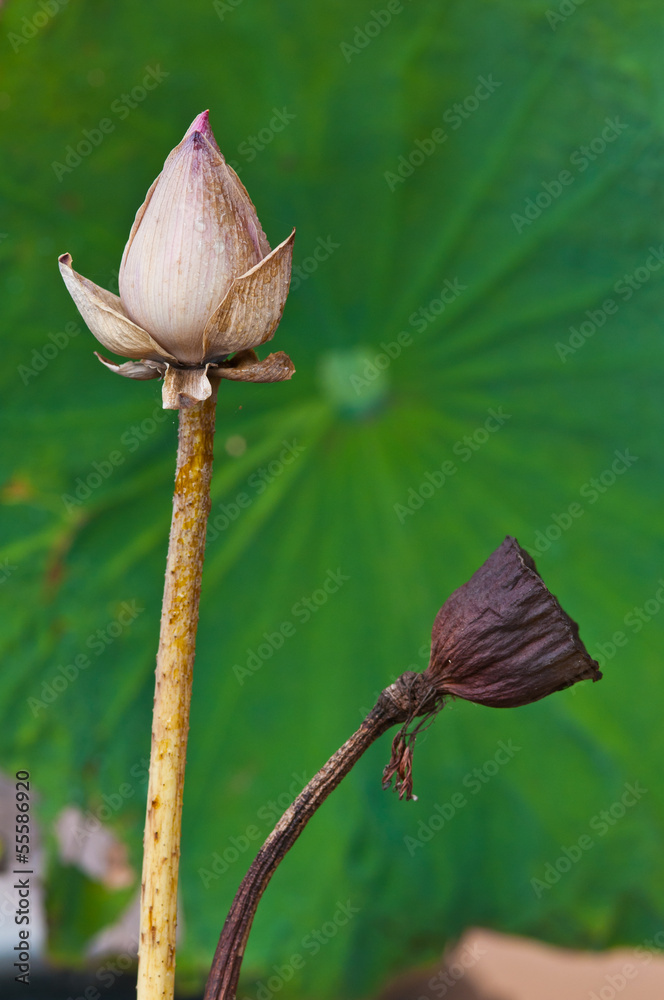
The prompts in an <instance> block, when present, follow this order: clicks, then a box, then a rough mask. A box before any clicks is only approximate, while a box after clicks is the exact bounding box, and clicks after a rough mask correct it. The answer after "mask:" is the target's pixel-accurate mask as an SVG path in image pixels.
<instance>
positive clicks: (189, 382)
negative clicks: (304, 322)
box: [59, 111, 295, 409]
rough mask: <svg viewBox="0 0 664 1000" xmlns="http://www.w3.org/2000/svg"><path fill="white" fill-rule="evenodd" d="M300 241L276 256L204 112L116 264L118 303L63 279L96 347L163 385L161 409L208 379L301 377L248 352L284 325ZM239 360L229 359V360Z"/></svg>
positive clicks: (71, 274) (66, 259)
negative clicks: (118, 277) (291, 275)
mask: <svg viewBox="0 0 664 1000" xmlns="http://www.w3.org/2000/svg"><path fill="white" fill-rule="evenodd" d="M294 235H295V231H293V232H292V233H291V235H290V236H289V237H288V239H286V240H284V242H283V243H281V244H280V245H279V246H278V247H276V249H275V250H270V245H269V243H268V241H267V239H266V237H265V234H264V232H263V230H262V229H261V225H260V223H259V221H258V217H257V215H256V210H255V209H254V206H253V205H252V203H251V199H250V198H249V195H248V194H247V192H246V190H245V188H244V186H243V184H242V182H241V181H240V179H239V177H238V176H237V174H236V173H235V171H234V170H232V168H231V167H229V166H228V164H227V163H226V161H225V160H224V158H223V156H222V154H221V153H220V151H219V147H218V146H217V143H216V142H215V139H214V136H213V134H212V130H211V128H210V124H209V121H208V112H207V111H205V112H203V114H200V115H199V116H198V117H197V118H196V119H195V120H194V122H193V123H192V125H191V127H190V128H189V129H188V131H187V132H186V134H185V136H184V138H183V140H182V142H181V143H180V144H179V145H178V146H176V147H175V149H174V150H173V151H172V152H171V153H170V155H169V156H168V158H167V160H166V162H165V164H164V169H163V170H162V172H161V174H160V175H159V177H158V178H157V179H156V181H155V182H154V183H153V185H152V187H151V188H150V190H149V191H148V193H147V196H146V199H145V202H144V203H143V205H142V206H141V208H140V209H139V210H138V213H137V214H136V219H135V221H134V224H133V226H132V229H131V232H130V234H129V240H128V242H127V245H126V247H125V250H124V254H123V257H122V263H121V265H120V280H119V284H120V295H119V296H117V295H113V294H112V293H111V292H108V291H106V290H105V289H103V288H100V287H99V286H98V285H95V284H94V283H93V282H91V281H89V280H88V279H87V278H84V277H83V276H82V275H80V274H77V272H76V271H74V270H73V269H72V267H71V257H70V255H69V254H63V255H62V256H61V257H60V258H59V263H60V271H61V273H62V277H63V279H64V281H65V284H66V285H67V288H68V289H69V292H70V294H71V296H72V298H73V299H74V302H75V303H76V306H77V307H78V310H79V312H80V313H81V315H82V316H83V319H84V320H85V322H86V323H87V325H88V327H89V328H90V330H91V331H92V333H93V334H94V336H95V337H96V338H97V340H98V341H99V342H100V343H101V344H103V345H104V347H106V348H108V349H109V350H111V351H114V352H115V353H116V354H120V355H122V356H124V357H128V358H133V359H140V361H136V360H134V361H132V362H130V363H127V364H122V365H118V364H115V363H114V362H112V361H108V360H107V359H106V358H103V357H101V356H100V355H98V357H99V358H100V360H101V361H102V362H103V363H104V364H105V365H106V366H107V367H108V368H110V369H111V370H112V371H115V372H118V373H119V374H121V375H124V376H126V377H128V378H135V379H151V378H160V377H164V406H165V407H166V408H170V409H177V408H179V407H180V406H187V405H193V404H194V403H196V402H198V401H199V400H202V399H206V398H207V397H208V396H209V395H210V393H211V391H212V388H211V385H210V381H209V379H210V377H216V378H232V379H241V380H244V381H257V382H267V381H272V382H273V381H279V380H282V379H287V378H290V377H291V375H292V374H293V372H294V368H293V365H292V362H291V361H290V358H288V356H287V355H285V354H284V353H283V352H279V353H278V354H273V355H270V356H269V358H266V359H265V361H263V362H260V361H259V360H258V357H257V356H256V355H255V354H254V352H253V348H254V347H257V346H259V345H260V344H263V343H265V341H267V340H269V339H270V338H271V337H272V336H273V335H274V332H275V330H276V328H277V326H278V325H279V321H280V320H281V316H282V313H283V309H284V305H285V302H286V296H287V294H288V287H289V284H290V273H291V260H292V253H293V239H294ZM232 354H235V355H236V356H235V357H234V358H233V359H232V360H231V361H229V360H228V358H229V356H230V355H232Z"/></svg>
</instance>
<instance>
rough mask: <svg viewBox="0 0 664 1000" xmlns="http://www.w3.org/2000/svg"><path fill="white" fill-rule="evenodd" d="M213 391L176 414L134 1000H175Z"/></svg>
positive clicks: (211, 436) (210, 449) (208, 492)
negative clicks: (183, 827)
mask: <svg viewBox="0 0 664 1000" xmlns="http://www.w3.org/2000/svg"><path fill="white" fill-rule="evenodd" d="M216 385H217V383H216V381H215V383H214V384H213V393H212V396H210V398H209V399H207V400H205V402H203V403H198V404H196V405H195V406H193V407H191V408H189V409H181V410H180V431H179V437H178V454H177V465H176V473H175V492H174V495H173V519H172V521H171V533H170V538H169V543H168V559H167V562H166V582H165V586H164V600H163V605H162V614H161V630H160V634H159V651H158V653H157V671H156V685H155V696H154V711H153V721H152V747H151V752H150V780H149V784H148V803H147V816H146V820H145V836H144V841H143V877H142V882H141V924H140V939H139V951H138V983H137V998H138V1000H172V997H173V990H174V979H175V928H176V922H177V887H178V866H179V860H180V830H181V821H182V793H183V788H184V768H185V758H186V752H187V736H188V733H189V705H190V701H191V682H192V671H193V665H194V653H195V649H196V629H197V626H198V605H199V599H200V591H201V575H202V572H203V556H204V550H205V531H206V526H207V518H208V514H209V512H210V479H211V476H212V445H213V438H214V418H215V406H216V391H215V390H216Z"/></svg>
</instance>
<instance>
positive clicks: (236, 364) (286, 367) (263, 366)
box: [210, 350, 295, 382]
mask: <svg viewBox="0 0 664 1000" xmlns="http://www.w3.org/2000/svg"><path fill="white" fill-rule="evenodd" d="M210 373H211V374H214V375H216V376H217V378H228V379H232V380H233V381H235V382H284V381H285V380H286V379H289V378H292V376H293V375H294V374H295V365H294V364H293V362H292V361H291V359H290V358H289V357H288V355H287V354H286V353H285V352H284V351H277V352H276V353H275V354H268V356H267V357H266V358H265V359H264V360H263V361H259V359H258V355H257V354H256V352H255V351H252V350H248V351H240V352H239V353H238V354H236V355H235V357H234V358H231V360H230V361H222V362H221V364H219V365H216V366H215V365H211V366H210Z"/></svg>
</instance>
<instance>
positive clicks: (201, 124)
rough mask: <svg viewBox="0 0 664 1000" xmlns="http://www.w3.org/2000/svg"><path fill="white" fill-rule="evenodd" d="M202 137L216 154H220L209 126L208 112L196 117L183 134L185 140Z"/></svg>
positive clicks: (202, 112)
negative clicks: (197, 136) (191, 137)
mask: <svg viewBox="0 0 664 1000" xmlns="http://www.w3.org/2000/svg"><path fill="white" fill-rule="evenodd" d="M197 134H198V135H202V136H203V137H204V138H205V139H207V141H208V142H209V143H210V145H211V146H213V147H214V148H215V149H216V150H217V152H220V150H219V146H218V145H217V140H216V139H215V137H214V134H213V132H212V128H211V126H210V112H209V111H201V113H200V115H196V117H195V118H194V120H193V122H192V123H191V125H190V126H189V128H188V129H187V131H186V132H185V134H184V138H185V139H187V138H189V137H190V136H196V135H197Z"/></svg>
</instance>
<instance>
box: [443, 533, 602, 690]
mask: <svg viewBox="0 0 664 1000" xmlns="http://www.w3.org/2000/svg"><path fill="white" fill-rule="evenodd" d="M424 674H425V677H428V679H429V680H430V681H431V683H432V684H433V685H434V686H435V687H436V689H437V690H438V691H439V692H440V693H441V694H445V695H452V696H453V697H456V698H464V699H465V700H466V701H475V702H478V703H479V704H480V705H490V706H491V707H493V708H514V707H516V706H518V705H529V704H530V703H531V702H533V701H539V699H540V698H545V697H546V696H547V695H548V694H553V692H554V691H562V690H563V689H564V688H567V687H570V686H571V685H572V684H575V683H576V682H577V681H582V680H593V681H598V680H599V679H600V677H601V676H602V675H601V673H600V671H599V664H598V663H597V662H596V661H595V660H593V659H592V658H591V657H590V655H589V654H588V651H587V649H586V647H585V646H584V644H583V643H582V641H581V639H580V638H579V628H578V625H577V624H576V622H574V621H572V619H571V618H570V617H569V615H568V614H566V612H565V611H563V609H562V608H561V606H560V604H559V603H558V600H557V599H556V598H555V597H554V596H553V594H552V593H550V591H549V590H548V589H547V588H546V586H545V584H544V581H543V580H542V578H541V576H540V575H539V573H538V572H537V569H536V567H535V563H534V562H533V560H532V559H531V557H530V556H529V555H528V553H527V552H526V551H525V550H524V549H522V548H521V546H520V545H519V543H518V542H517V541H516V539H514V538H510V537H507V538H506V539H505V541H504V542H503V544H502V545H501V546H500V548H498V549H496V551H495V552H494V553H493V554H492V555H490V556H489V558H488V559H487V561H486V562H485V563H484V565H483V566H480V568H479V569H478V570H477V572H476V573H474V574H473V576H472V577H471V578H470V580H469V581H468V583H464V585H463V586H462V587H459V589H458V590H455V591H454V593H453V594H451V595H450V597H448V599H447V600H446V601H445V603H444V605H443V606H442V608H441V609H440V611H439V612H438V614H437V615H436V620H435V622H434V625H433V636H432V645H431V660H430V663H429V666H428V667H427V669H426V670H425V672H424Z"/></svg>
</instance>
